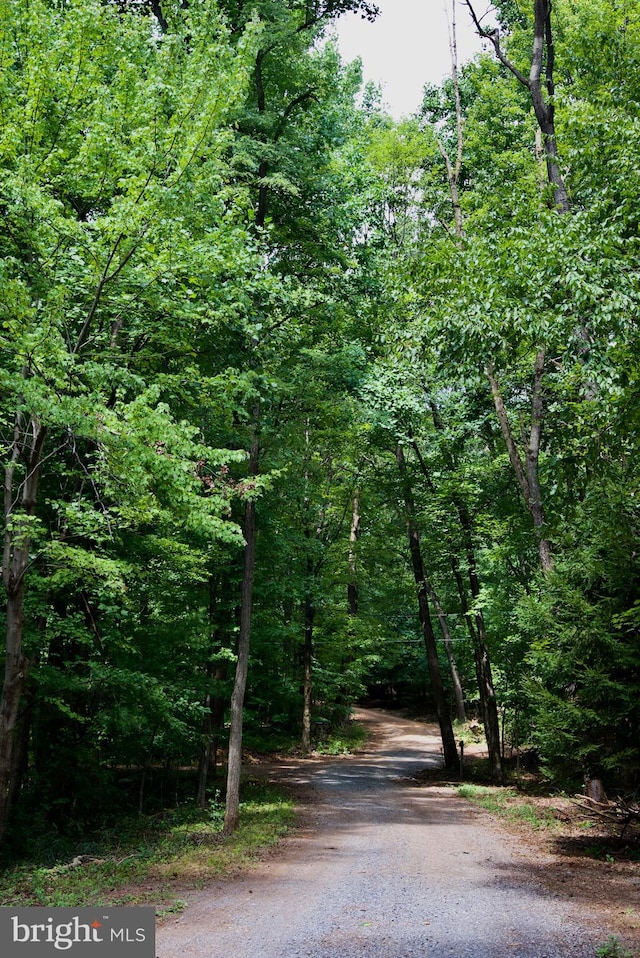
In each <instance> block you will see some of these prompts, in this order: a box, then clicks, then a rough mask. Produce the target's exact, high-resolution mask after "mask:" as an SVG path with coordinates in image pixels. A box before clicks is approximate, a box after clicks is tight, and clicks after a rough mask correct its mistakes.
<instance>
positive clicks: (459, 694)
mask: <svg viewBox="0 0 640 958" xmlns="http://www.w3.org/2000/svg"><path fill="white" fill-rule="evenodd" d="M424 584H425V588H426V590H427V593H428V595H429V598H430V599H431V601H432V603H433V607H434V609H435V610H436V615H437V616H438V623H439V625H440V631H441V632H442V640H443V642H444V650H445V652H446V654H447V660H448V662H449V669H450V671H451V684H452V685H453V695H454V698H455V703H456V719H457V721H458V722H466V721H467V716H466V713H465V710H464V693H463V691H462V682H461V681H460V673H459V672H458V666H457V664H456V657H455V654H454V651H453V641H452V639H451V633H450V632H449V623H448V622H447V617H446V615H445V612H444V609H443V608H442V604H441V602H440V599H439V598H438V594H437V592H436V591H435V589H434V588H433V585H432V584H431V581H430V580H429V579H425V580H424Z"/></svg>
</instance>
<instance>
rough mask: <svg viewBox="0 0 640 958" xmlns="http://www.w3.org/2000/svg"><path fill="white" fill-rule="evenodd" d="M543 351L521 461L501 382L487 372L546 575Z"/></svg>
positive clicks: (538, 360) (535, 371)
mask: <svg viewBox="0 0 640 958" xmlns="http://www.w3.org/2000/svg"><path fill="white" fill-rule="evenodd" d="M545 355H546V351H545V349H544V347H541V348H540V349H538V351H537V353H536V358H535V363H534V369H533V387H532V392H531V428H530V431H529V437H528V441H527V443H526V448H525V456H524V462H523V461H522V456H521V454H520V450H519V449H518V445H517V443H516V440H515V438H514V435H513V431H512V429H511V424H510V423H509V417H508V415H507V409H506V406H505V403H504V399H503V397H502V393H501V391H500V384H499V383H498V379H497V376H496V373H495V369H494V367H493V363H488V364H487V367H486V374H487V378H488V380H489V384H490V386H491V394H492V396H493V403H494V406H495V410H496V413H497V416H498V422H499V423H500V431H501V432H502V437H503V439H504V442H505V445H506V447H507V453H508V455H509V461H510V462H511V466H512V468H513V471H514V473H515V476H516V480H517V482H518V486H519V487H520V491H521V493H522V498H523V499H524V502H525V506H526V508H527V511H528V513H529V515H530V516H531V521H532V522H533V528H534V531H535V534H536V539H537V542H538V554H539V556H540V565H541V566H542V571H543V572H544V574H545V575H548V574H549V572H551V570H552V569H553V548H552V545H551V542H550V540H549V538H548V537H547V524H546V519H545V513H544V507H543V504H542V492H541V489H540V479H539V468H538V465H539V458H540V444H541V439H542V421H543V416H544V396H543V391H542V381H543V376H544V366H545Z"/></svg>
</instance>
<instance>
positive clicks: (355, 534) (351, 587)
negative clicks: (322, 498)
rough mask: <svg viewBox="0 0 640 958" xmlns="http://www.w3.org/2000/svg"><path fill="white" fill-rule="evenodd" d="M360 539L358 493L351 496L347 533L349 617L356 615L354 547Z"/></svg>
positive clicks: (356, 569)
mask: <svg viewBox="0 0 640 958" xmlns="http://www.w3.org/2000/svg"><path fill="white" fill-rule="evenodd" d="M359 538H360V497H359V494H358V492H355V493H354V496H353V508H352V511H351V529H350V531H349V584H348V585H347V612H348V613H349V615H350V616H355V615H357V614H358V566H357V562H356V545H357V542H358V539H359Z"/></svg>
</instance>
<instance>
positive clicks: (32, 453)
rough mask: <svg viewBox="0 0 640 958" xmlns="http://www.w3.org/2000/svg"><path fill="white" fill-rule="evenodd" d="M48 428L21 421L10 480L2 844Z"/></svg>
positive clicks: (0, 734)
mask: <svg viewBox="0 0 640 958" xmlns="http://www.w3.org/2000/svg"><path fill="white" fill-rule="evenodd" d="M46 432H47V431H46V427H45V426H43V425H42V424H41V423H40V422H39V420H38V419H37V418H36V417H35V416H33V417H31V419H30V420H29V422H28V425H27V424H25V422H24V420H23V417H22V416H21V415H20V414H17V415H16V419H15V425H14V434H13V442H12V448H11V457H10V459H9V462H8V464H7V466H6V468H5V475H4V530H5V531H4V548H3V559H2V582H3V586H4V590H5V593H6V597H7V601H6V658H5V670H4V682H3V686H2V697H1V699H0V842H1V841H2V838H3V836H4V832H5V829H6V824H7V819H8V816H9V813H10V810H11V800H12V798H13V797H14V795H15V791H16V790H15V788H12V784H11V781H12V773H13V771H14V762H13V749H14V737H15V734H14V733H15V726H16V721H17V719H18V714H19V709H20V702H21V699H22V695H23V692H24V689H25V685H26V681H27V674H28V671H29V661H28V659H27V657H26V656H25V655H24V653H23V645H22V643H23V635H24V590H25V576H26V574H27V569H28V566H29V553H30V549H31V537H32V531H31V520H32V519H33V517H34V515H35V511H36V502H37V493H38V482H39V479H40V468H41V458H42V449H43V446H44V441H45V437H46ZM20 461H22V462H23V463H24V478H23V479H22V481H21V482H17V476H16V470H17V468H18V463H19V462H20Z"/></svg>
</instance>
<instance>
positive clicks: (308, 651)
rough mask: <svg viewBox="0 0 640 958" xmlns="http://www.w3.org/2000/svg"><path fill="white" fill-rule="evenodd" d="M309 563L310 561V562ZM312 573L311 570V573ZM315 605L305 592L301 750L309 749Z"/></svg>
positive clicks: (306, 752)
mask: <svg viewBox="0 0 640 958" xmlns="http://www.w3.org/2000/svg"><path fill="white" fill-rule="evenodd" d="M310 564H311V563H310ZM307 574H311V575H312V574H313V571H311V573H309V572H308V573H307ZM314 619H315V607H314V604H313V597H312V595H311V594H310V593H307V595H306V596H305V600H304V645H303V647H302V671H303V684H302V702H303V704H302V743H301V744H302V751H303V752H304V753H305V754H308V753H309V752H310V751H311V702H312V698H313V622H314Z"/></svg>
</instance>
